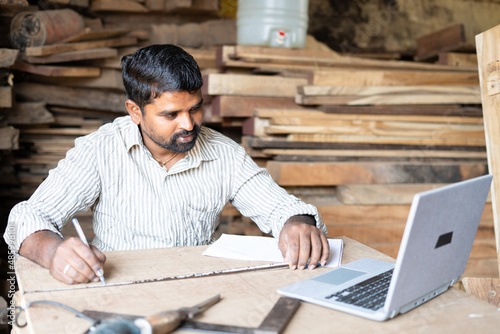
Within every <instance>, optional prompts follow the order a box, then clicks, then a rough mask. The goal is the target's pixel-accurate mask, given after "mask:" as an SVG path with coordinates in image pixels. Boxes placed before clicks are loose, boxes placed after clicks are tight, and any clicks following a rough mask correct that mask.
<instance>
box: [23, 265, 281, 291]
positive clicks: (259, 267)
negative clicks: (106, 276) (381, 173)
mask: <svg viewBox="0 0 500 334" xmlns="http://www.w3.org/2000/svg"><path fill="white" fill-rule="evenodd" d="M286 267H288V263H285V262H278V263H271V264H262V265H257V266H250V267H242V268H235V269H223V270H215V271H208V272H202V273H194V274H185V275H177V276H169V277H161V278H150V279H143V280H137V281H129V282H117V283H106V284H97V283H96V284H95V285H73V286H68V287H64V288H54V289H40V290H26V291H23V292H22V294H28V293H37V292H56V291H69V290H82V289H98V288H105V287H112V286H122V285H132V284H143V283H154V282H164V281H173V280H179V279H187V278H199V277H207V276H218V275H228V274H237V273H242V272H248V271H257V270H267V269H278V268H286Z"/></svg>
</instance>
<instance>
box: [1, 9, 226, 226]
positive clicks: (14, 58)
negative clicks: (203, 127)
mask: <svg viewBox="0 0 500 334" xmlns="http://www.w3.org/2000/svg"><path fill="white" fill-rule="evenodd" d="M56 3H57V5H56V4H54V6H51V7H50V8H51V10H50V11H48V10H45V9H46V7H44V5H43V3H39V6H40V7H37V6H29V4H28V2H27V1H17V2H16V1H12V0H9V1H7V2H2V1H1V0H0V7H1V8H2V16H4V25H5V26H7V28H9V29H7V30H6V31H5V33H6V35H7V36H9V38H8V39H7V40H5V41H1V44H0V54H1V57H0V59H1V63H0V72H1V74H2V75H1V77H0V79H1V82H0V116H1V118H0V150H2V151H0V152H1V156H0V159H1V162H2V168H1V173H0V185H1V190H0V202H2V205H1V208H0V209H1V213H2V215H1V219H2V225H3V226H5V223H6V221H7V216H8V213H9V211H10V208H11V207H12V206H13V205H14V204H16V203H17V202H19V201H21V200H24V199H27V198H28V197H29V196H31V194H32V193H33V191H34V190H35V189H36V188H37V187H38V185H39V184H40V183H41V182H42V181H43V180H44V179H45V177H46V176H47V174H48V171H49V170H50V169H52V168H54V167H55V166H56V164H57V162H58V161H59V160H60V159H62V158H63V157H64V156H65V154H66V152H67V150H69V149H70V148H72V147H73V145H74V140H75V138H77V137H79V136H83V135H86V134H89V133H91V132H93V131H95V130H96V129H98V128H99V127H100V126H101V125H102V124H104V123H107V122H110V121H112V120H114V119H115V118H116V117H118V116H121V115H125V114H126V109H125V100H126V96H125V91H124V87H123V84H122V78H121V64H120V60H121V58H122V57H123V56H124V55H126V54H129V53H132V52H134V51H135V50H137V48H139V47H142V46H145V45H149V44H152V43H167V42H169V41H162V40H161V38H162V36H161V33H162V30H161V25H160V23H161V24H165V22H170V23H171V24H169V26H170V27H177V26H178V27H180V28H179V29H178V32H177V34H176V35H173V34H170V35H168V37H169V38H174V37H175V38H176V41H177V40H179V43H177V44H179V45H181V46H183V47H185V48H186V49H187V51H189V52H190V53H191V54H193V56H194V57H195V59H196V60H197V61H198V63H199V65H200V68H201V69H202V71H214V70H213V69H214V68H215V67H216V66H215V48H214V45H216V44H217V43H219V44H221V43H229V42H230V40H229V39H228V38H231V36H235V32H234V31H233V32H231V29H230V27H231V26H232V25H234V20H226V19H223V18H220V21H221V24H220V26H219V24H218V20H216V19H217V17H216V13H217V4H218V1H197V0H193V1H168V2H167V1H114V0H113V1H88V0H86V1H82V0H71V1H63V2H57V1H56ZM162 6H163V7H162ZM4 8H5V11H3V9H4ZM27 11H29V12H30V13H32V14H33V16H34V17H36V18H38V21H37V22H38V23H39V24H40V26H41V28H43V25H44V24H48V23H47V20H49V21H50V20H55V21H56V22H53V23H54V25H55V27H56V29H57V28H59V30H58V31H57V34H55V33H54V32H53V34H54V35H58V37H59V39H54V38H55V37H54V38H52V39H50V40H49V39H48V38H47V39H45V40H44V39H42V38H37V37H38V36H36V35H35V36H28V33H27V31H26V29H25V30H23V26H21V25H20V24H19V23H16V22H17V21H15V18H16V17H22V15H27V14H26V13H27ZM137 15H140V16H142V17H141V18H139V19H136V20H133V19H132V20H124V17H127V16H130V17H134V16H135V17H136V18H137ZM68 17H70V18H72V19H77V21H78V22H79V23H82V25H81V26H78V27H77V28H78V31H74V29H77V28H75V25H73V24H72V23H71V27H70V28H71V29H67V30H71V35H70V36H68V35H67V31H66V30H65V29H64V28H65V27H64V23H65V22H66V21H69V19H68ZM118 17H121V19H120V20H119V21H117V22H116V23H115V22H114V20H115V19H116V18H118ZM207 17H208V18H209V20H207ZM7 21H8V22H7ZM137 22H140V24H137ZM190 22H192V23H191V28H193V27H195V28H196V29H198V30H202V29H203V30H204V35H203V40H202V42H203V43H202V45H195V44H193V43H191V42H190V43H191V44H189V43H188V42H189V38H187V37H188V36H187V34H188V32H187V31H184V29H181V28H182V27H184V26H185V25H187V24H189V23H190ZM5 23H7V24H5ZM231 24H232V25H231ZM221 27H224V29H225V30H227V31H228V33H226V34H224V36H223V37H224V39H217V33H218V31H219V30H220V29H221ZM3 29H4V30H5V27H3ZM13 29H17V30H15V34H14V33H13V32H14V30H13ZM233 30H234V29H233ZM228 36H229V37H228ZM56 37H57V36H56ZM198 37H199V36H198ZM234 39H235V37H234ZM180 40H183V41H184V40H185V41H186V42H180ZM191 40H192V39H191ZM186 44H189V45H188V47H186V46H185V45H186ZM4 79H5V80H4ZM207 100H208V99H207ZM208 102H210V101H208ZM207 110H208V111H210V105H209V104H208V106H207ZM80 218H82V219H83V220H82V225H84V226H83V228H84V229H87V230H90V231H91V229H89V228H88V226H86V224H87V225H88V224H91V219H89V217H88V213H87V214H85V213H84V214H82V215H81V216H80ZM71 233H72V232H71ZM90 235H91V234H90Z"/></svg>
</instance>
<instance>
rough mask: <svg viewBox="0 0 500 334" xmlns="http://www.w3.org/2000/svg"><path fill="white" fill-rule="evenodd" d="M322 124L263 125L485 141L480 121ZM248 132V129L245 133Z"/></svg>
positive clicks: (282, 130)
mask: <svg viewBox="0 0 500 334" xmlns="http://www.w3.org/2000/svg"><path fill="white" fill-rule="evenodd" d="M330 123H331V124H329V125H325V126H311V125H268V126H264V129H263V131H264V133H265V134H266V135H275V134H276V135H283V134H318V135H320V134H338V135H343V134H353V135H358V136H379V137H383V136H390V137H397V136H399V137H402V138H405V137H410V138H418V137H424V138H428V137H429V136H433V137H434V138H450V139H451V138H467V139H474V138H476V139H481V142H484V129H483V126H481V125H458V124H452V125H450V124H433V123H417V124H413V123H411V122H407V123H405V122H352V121H337V122H330ZM245 134H247V133H245Z"/></svg>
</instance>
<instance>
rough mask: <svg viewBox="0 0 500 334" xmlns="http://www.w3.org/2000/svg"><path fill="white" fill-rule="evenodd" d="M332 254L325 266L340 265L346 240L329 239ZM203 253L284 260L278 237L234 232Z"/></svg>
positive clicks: (265, 259)
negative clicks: (236, 233) (235, 233)
mask: <svg viewBox="0 0 500 334" xmlns="http://www.w3.org/2000/svg"><path fill="white" fill-rule="evenodd" d="M328 244H329V245H330V256H329V258H328V261H327V263H326V265H325V267H338V266H340V263H341V261H342V252H343V250H344V242H343V241H342V239H328ZM203 255H206V256H213V257H222V258H227V259H237V260H254V261H270V262H283V255H281V251H280V249H279V246H278V239H276V238H271V237H255V236H245V235H234V234H222V236H221V237H220V238H219V239H218V240H217V241H215V242H214V243H213V244H212V245H210V247H208V248H207V249H206V250H205V251H204V252H203Z"/></svg>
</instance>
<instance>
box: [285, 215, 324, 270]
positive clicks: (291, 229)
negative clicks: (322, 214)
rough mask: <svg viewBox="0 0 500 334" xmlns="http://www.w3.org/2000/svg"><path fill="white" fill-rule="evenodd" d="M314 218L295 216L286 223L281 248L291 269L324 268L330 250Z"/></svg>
mask: <svg viewBox="0 0 500 334" xmlns="http://www.w3.org/2000/svg"><path fill="white" fill-rule="evenodd" d="M313 224H315V219H314V217H312V216H293V217H291V218H290V219H288V221H287V222H286V223H285V226H283V229H282V230H281V233H280V237H279V247H280V250H281V254H283V257H284V259H285V262H288V263H289V264H290V269H292V270H294V269H297V268H298V269H304V268H305V267H306V266H308V268H309V269H314V268H316V266H317V264H318V263H319V264H321V265H322V266H324V265H325V264H326V261H327V260H328V255H329V253H330V248H329V246H328V240H326V236H325V235H324V233H323V232H322V231H321V230H320V229H318V228H317V227H316V226H315V225H313Z"/></svg>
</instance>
